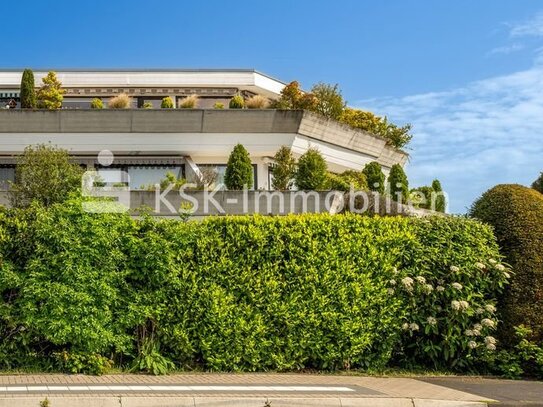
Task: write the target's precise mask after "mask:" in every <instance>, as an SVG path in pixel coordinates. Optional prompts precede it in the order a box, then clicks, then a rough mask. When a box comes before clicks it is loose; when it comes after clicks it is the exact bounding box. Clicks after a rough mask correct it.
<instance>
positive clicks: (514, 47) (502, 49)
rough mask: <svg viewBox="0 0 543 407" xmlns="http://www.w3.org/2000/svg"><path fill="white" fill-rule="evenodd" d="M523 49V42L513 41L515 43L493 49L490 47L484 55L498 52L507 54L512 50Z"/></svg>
mask: <svg viewBox="0 0 543 407" xmlns="http://www.w3.org/2000/svg"><path fill="white" fill-rule="evenodd" d="M523 49H524V45H523V44H519V43H515V44H511V45H504V46H502V47H496V48H494V49H491V50H490V51H489V52H488V53H487V54H486V55H487V56H492V55H498V54H502V55H508V54H511V53H513V52H517V51H521V50H523Z"/></svg>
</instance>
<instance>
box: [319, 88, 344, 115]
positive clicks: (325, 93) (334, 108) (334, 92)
mask: <svg viewBox="0 0 543 407" xmlns="http://www.w3.org/2000/svg"><path fill="white" fill-rule="evenodd" d="M311 93H312V94H313V95H314V96H315V98H316V99H317V103H316V105H315V107H314V110H315V112H317V113H319V114H321V115H323V116H324V117H328V118H330V119H336V120H337V119H339V117H340V116H341V113H342V112H343V109H344V108H345V101H344V100H343V96H341V91H340V90H339V88H338V85H337V84H336V85H329V84H326V83H322V82H319V83H317V84H316V85H314V86H313V87H312V88H311Z"/></svg>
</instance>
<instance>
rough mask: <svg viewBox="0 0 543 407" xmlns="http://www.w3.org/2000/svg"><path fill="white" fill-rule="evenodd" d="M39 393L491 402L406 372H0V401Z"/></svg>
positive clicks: (136, 399)
mask: <svg viewBox="0 0 543 407" xmlns="http://www.w3.org/2000/svg"><path fill="white" fill-rule="evenodd" d="M45 397H47V398H48V400H49V401H50V407H73V406H77V407H80V406H81V407H95V406H96V407H98V406H99V407H113V406H115V407H144V406H145V407H166V406H167V407H174V406H175V407H181V406H192V407H195V406H243V407H264V406H265V405H269V406H271V407H283V406H289V407H295V406H317V405H318V406H329V407H356V406H368V407H369V406H371V407H385V406H392V407H431V406H435V407H437V406H444V407H445V406H446V407H483V406H486V402H487V401H492V399H491V398H489V397H486V396H481V395H477V394H471V393H468V392H465V391H462V390H456V389H452V388H448V387H444V386H440V385H437V384H433V383H427V382H425V381H421V380H416V379H410V378H379V377H361V376H344V375H311V374H267V373H255V374H221V373H217V374H213V373H193V374H176V375H170V376H158V377H157V376H145V375H107V376H99V377H97V376H83V375H58V374H54V375H19V376H15V375H10V376H0V407H8V406H9V407H13V406H16V407H39V405H40V401H42V400H44V399H45ZM266 402H268V403H269V404H266Z"/></svg>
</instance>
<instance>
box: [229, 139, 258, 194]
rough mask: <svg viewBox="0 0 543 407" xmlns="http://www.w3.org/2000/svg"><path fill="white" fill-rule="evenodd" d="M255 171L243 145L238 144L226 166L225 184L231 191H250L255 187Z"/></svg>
mask: <svg viewBox="0 0 543 407" xmlns="http://www.w3.org/2000/svg"><path fill="white" fill-rule="evenodd" d="M253 176H254V169H253V165H252V164H251V157H249V153H248V152H247V150H246V149H245V147H243V145H242V144H237V145H236V146H235V147H234V149H233V150H232V152H231V153H230V157H228V163H227V164H226V171H225V173H224V184H225V185H226V188H228V189H230V190H242V189H243V188H245V187H246V188H247V189H250V188H252V187H253Z"/></svg>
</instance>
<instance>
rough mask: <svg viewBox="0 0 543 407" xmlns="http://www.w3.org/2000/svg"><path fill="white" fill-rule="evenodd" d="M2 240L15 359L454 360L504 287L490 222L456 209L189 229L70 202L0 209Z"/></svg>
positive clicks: (147, 367) (470, 354)
mask: <svg viewBox="0 0 543 407" xmlns="http://www.w3.org/2000/svg"><path fill="white" fill-rule="evenodd" d="M0 242H1V244H0V258H1V260H2V261H1V262H0V268H1V272H0V291H1V293H2V296H1V297H0V298H1V300H0V301H1V302H2V307H1V308H0V309H1V312H2V314H1V315H2V318H1V319H0V334H2V337H3V338H4V340H3V341H1V342H0V355H1V356H2V357H1V358H0V366H2V367H11V368H16V367H20V366H25V367H28V366H33V365H36V364H37V363H38V362H39V363H40V364H41V365H40V366H49V363H54V365H53V367H57V368H59V367H61V368H63V369H69V371H74V370H75V371H88V372H100V371H102V370H103V369H104V366H107V365H108V359H109V358H111V359H112V360H113V362H114V363H115V365H117V366H118V365H119V364H120V363H121V360H122V363H123V364H125V365H126V364H129V365H132V366H134V369H135V370H142V371H148V372H151V373H163V372H165V371H167V370H168V369H169V368H171V367H172V366H173V364H172V362H173V363H175V366H177V367H184V368H203V369H211V370H224V371H232V370H234V371H238V370H269V369H278V370H298V369H305V368H317V369H347V368H364V369H376V368H382V367H383V366H385V365H386V364H387V363H389V362H391V361H394V362H395V363H402V366H410V365H414V364H424V365H426V366H434V365H436V366H447V367H455V366H456V367H460V366H463V364H467V363H470V361H472V360H474V358H476V357H477V355H478V354H479V353H480V352H482V351H483V349H482V348H485V347H486V345H482V344H483V343H484V340H485V337H487V336H490V334H491V332H492V330H493V328H492V327H491V326H490V325H489V324H495V317H494V316H493V312H494V311H493V308H491V306H492V307H493V304H495V295H496V294H497V293H498V292H499V290H500V287H501V286H502V285H503V283H504V281H505V278H504V272H503V271H501V270H500V268H499V267H498V266H497V264H493V263H492V262H491V261H490V259H496V260H499V254H498V250H497V246H496V242H495V241H494V238H493V236H492V231H491V230H490V228H489V227H487V226H485V225H483V224H481V223H479V222H476V221H472V220H468V219H462V218H445V217H439V218H435V219H408V218H399V217H398V218H379V217H374V218H370V217H362V216H358V215H336V216H330V215H299V216H285V217H258V216H257V217H224V218H222V217H221V218H211V219H207V220H205V221H204V222H188V223H184V222H176V221H168V220H153V219H151V218H143V219H132V218H131V217H130V216H129V215H128V214H91V213H86V212H83V211H82V209H81V202H79V201H74V202H71V203H67V204H63V205H54V206H53V207H50V208H48V209H45V208H42V207H38V206H34V207H31V208H30V209H28V210H25V211H21V210H9V211H3V212H0ZM479 262H480V263H479ZM423 279H424V280H423ZM457 284H461V286H462V287H461V288H458V285H457ZM429 285H431V286H432V288H431V289H430V288H429ZM440 287H442V288H443V289H440ZM464 301H466V302H467V305H466V306H464V303H463V302H464ZM479 308H482V309H483V311H482V312H479ZM432 318H433V319H432ZM488 321H490V322H488ZM479 323H480V324H481V325H482V326H481V327H480V328H479V327H477V326H476V325H477V324H479ZM406 324H407V325H406ZM466 330H478V333H477V335H476V336H474V335H472V334H473V332H472V334H470V335H468V334H467V333H466ZM470 342H476V345H477V346H476V347H475V348H473V349H472V348H471V347H470ZM485 349H486V348H485ZM392 358H393V359H392ZM59 360H62V361H64V362H63V363H62V364H61V365H60V366H59V364H58V361H59ZM68 362H70V363H69V366H67V364H68Z"/></svg>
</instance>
